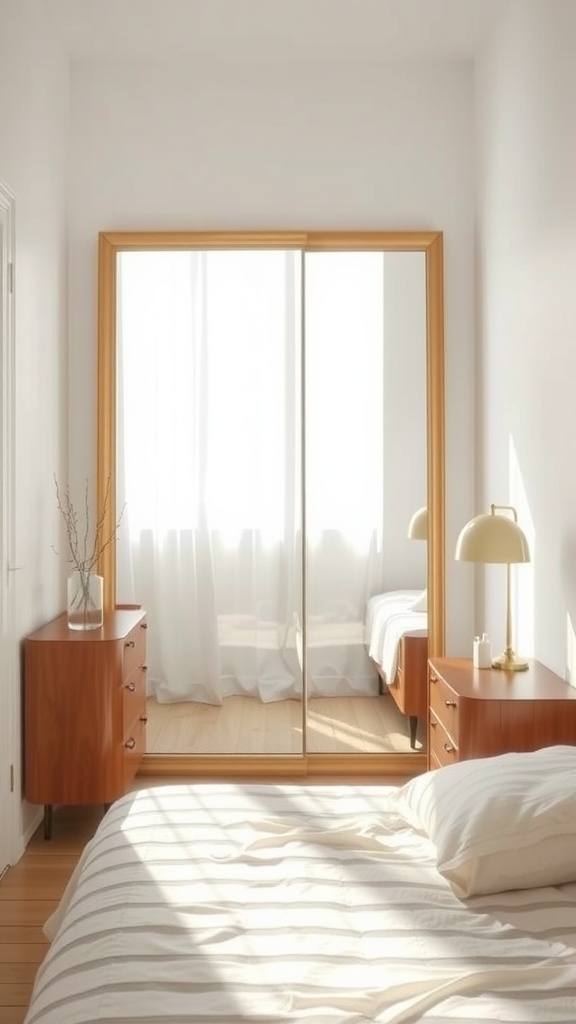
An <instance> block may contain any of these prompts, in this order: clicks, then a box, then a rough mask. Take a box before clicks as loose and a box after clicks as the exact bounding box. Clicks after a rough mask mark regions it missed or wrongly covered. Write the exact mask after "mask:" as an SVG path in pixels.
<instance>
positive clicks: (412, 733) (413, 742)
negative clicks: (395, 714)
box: [409, 715, 418, 750]
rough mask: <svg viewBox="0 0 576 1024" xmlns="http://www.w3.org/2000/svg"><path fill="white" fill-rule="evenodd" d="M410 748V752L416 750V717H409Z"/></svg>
mask: <svg viewBox="0 0 576 1024" xmlns="http://www.w3.org/2000/svg"><path fill="white" fill-rule="evenodd" d="M409 722H410V746H411V747H412V750H416V731H417V729H418V716H417V715H410V718H409Z"/></svg>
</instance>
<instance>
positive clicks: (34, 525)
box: [0, 0, 68, 832]
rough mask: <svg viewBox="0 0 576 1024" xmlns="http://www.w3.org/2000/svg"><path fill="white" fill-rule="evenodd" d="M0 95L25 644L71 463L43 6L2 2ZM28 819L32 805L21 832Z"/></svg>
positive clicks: (62, 111) (55, 140)
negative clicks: (12, 265)
mask: <svg viewBox="0 0 576 1024" xmlns="http://www.w3.org/2000/svg"><path fill="white" fill-rule="evenodd" d="M0 97H1V98H2V99H1V102H0V178H2V180H3V181H4V182H5V183H6V184H7V185H8V186H9V187H10V188H11V190H12V191H13V192H14V193H15V195H16V217H15V225H16V239H15V243H16V244H15V250H16V287H15V306H16V308H15V325H16V366H15V375H16V381H15V396H14V399H15V413H16V423H15V443H16V452H15V470H16V481H15V485H16V493H15V496H14V501H15V507H16V517H15V518H16V523H15V545H16V550H15V553H14V555H15V557H14V561H15V564H16V565H18V566H21V567H22V568H19V569H18V570H17V571H16V572H14V573H12V574H11V583H12V586H13V588H14V589H13V594H14V601H15V633H16V639H17V640H19V639H20V638H21V637H23V636H25V635H26V634H27V633H28V632H30V631H31V630H32V629H33V628H35V627H36V626H37V625H39V624H40V623H42V622H44V621H45V620H47V619H49V618H51V617H52V616H53V615H55V614H57V612H59V611H60V609H61V607H62V600H63V598H62V589H63V580H64V575H65V568H64V566H63V563H62V562H61V561H60V560H59V559H58V558H57V557H56V555H55V554H54V552H53V549H52V546H53V545H55V544H57V543H58V538H59V535H60V533H59V524H58V521H57V510H56V502H55V494H54V483H53V474H54V473H58V474H60V476H61V477H63V476H64V475H65V473H66V458H67V442H66V432H67V415H66V409H67V367H66V361H67V350H66V339H67V287H66V277H67V268H66V261H67V252H66V166H67V156H68V148H67V142H68V71H67V62H66V61H65V59H64V56H63V54H62V53H61V51H60V50H59V49H58V47H57V46H56V44H55V42H54V40H53V39H52V37H51V30H50V26H49V24H48V23H47V21H46V17H45V12H44V9H43V3H42V0H0ZM17 663H18V659H16V664H17ZM0 685H1V686H2V687H3V688H7V687H8V686H14V689H15V691H16V692H17V695H18V699H19V697H20V681H19V680H12V679H8V678H6V674H5V672H3V673H2V679H1V681H0ZM16 712H17V714H16V721H15V723H14V726H15V729H14V747H15V749H14V750H13V751H12V755H13V757H14V764H15V770H16V781H17V792H18V791H19V787H20V782H21V751H20V731H21V730H20V718H21V715H20V709H19V708H18V707H17V708H16ZM19 817H20V816H19ZM31 818H32V810H31V809H30V808H27V807H25V806H24V807H23V808H22V818H21V820H19V822H18V830H19V831H20V830H21V831H22V832H24V831H25V830H26V828H27V827H28V825H29V823H30V821H31Z"/></svg>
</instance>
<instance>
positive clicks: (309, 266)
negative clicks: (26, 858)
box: [117, 250, 384, 703]
mask: <svg viewBox="0 0 576 1024" xmlns="http://www.w3.org/2000/svg"><path fill="white" fill-rule="evenodd" d="M302 259H303V254H302V253H300V252H294V251H273V250H267V251H255V250H245V251H240V250H233V251H208V252H199V251H181V252H175V251H165V252H127V253H123V254H122V255H121V257H120V264H119V277H118V280H119V286H118V324H117V339H118V391H119V394H120V395H121V400H120V401H119V402H118V403H117V404H118V410H119V414H118V438H117V444H118V451H117V467H118V495H119V502H120V503H121V504H123V503H124V502H125V513H124V519H123V525H122V528H121V530H120V533H119V538H118V548H117V562H118V565H117V575H118V578H117V599H118V601H119V602H123V603H127V602H131V601H138V602H139V603H141V604H143V605H144V606H145V607H146V609H147V612H148V616H149V620H150V627H151V628H150V631H149V633H150V645H149V679H150V686H151V692H153V693H154V694H155V696H156V697H157V699H158V700H159V701H181V700H196V701H204V702H208V703H220V702H221V701H222V700H223V699H224V698H225V697H226V696H228V695H231V694H238V693H243V694H250V695H253V696H257V697H258V698H259V699H260V700H262V701H271V700H278V699H283V698H285V697H300V696H301V695H302V668H303V664H305V665H306V670H307V685H308V692H309V694H311V695H314V694H320V695H333V694H350V693H371V692H377V682H376V676H375V673H374V671H373V669H372V668H371V666H370V664H369V662H368V659H367V655H366V651H365V648H364V643H363V618H364V609H365V605H366V600H367V598H368V597H369V596H371V595H372V594H373V593H375V592H377V591H378V589H379V588H380V582H381V580H382V577H383V552H382V515H383V511H382V510H383V497H382V496H383V475H384V474H383V440H382V433H383V426H382V424H383V415H382V414H383V315H382V301H383V300H382V274H383V263H382V253H352V254H351V253H348V254H347V253H318V254H306V257H305V260H306V264H305V275H304V277H305V282H306V283H305V300H304V307H305V314H304V337H305V352H306V355H305V374H304V375H303V370H304V366H303V365H302V357H301V348H302V340H301V339H302V323H303V314H302V309H303V303H302V296H301V277H302ZM303 380H305V382H306V387H305V392H306V402H305V406H306V416H305V425H304V424H303V417H302V414H301V413H302V410H301V396H302V394H303V387H302V382H303ZM303 438H305V445H304V447H303ZM303 450H304V451H305V453H306V454H305V474H304V475H305V480H306V491H305V503H304V504H305V517H304V519H303V518H302V508H303V503H302V493H301V480H302V474H303V465H302V451H303ZM304 525H305V530H306V551H305V557H306V606H307V618H306V622H303V613H302V607H303V597H302V589H303V587H302V548H301V545H302V536H303V526H304ZM303 643H304V644H305V649H306V658H305V661H304V659H303Z"/></svg>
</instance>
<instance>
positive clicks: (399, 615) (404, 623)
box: [364, 590, 428, 685]
mask: <svg viewBox="0 0 576 1024" xmlns="http://www.w3.org/2000/svg"><path fill="white" fill-rule="evenodd" d="M421 593H422V591H420V590H390V591H388V592H387V593H384V594H377V595H376V596H374V597H371V598H370V599H369V601H367V603H366V616H365V621H364V642H365V644H366V647H367V648H368V654H369V655H370V657H371V658H372V660H373V661H375V662H376V664H377V665H379V666H380V668H381V669H382V671H383V673H384V678H385V679H386V682H387V683H388V684H389V685H390V684H391V683H393V682H394V677H395V675H396V669H397V667H398V647H399V644H400V641H401V639H402V637H403V636H426V635H427V633H428V613H427V612H415V611H412V605H413V604H414V602H415V600H416V599H417V598H418V597H419V596H420V594H421Z"/></svg>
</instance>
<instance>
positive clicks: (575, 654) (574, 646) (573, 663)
mask: <svg viewBox="0 0 576 1024" xmlns="http://www.w3.org/2000/svg"><path fill="white" fill-rule="evenodd" d="M566 681H567V682H568V683H570V685H571V686H576V634H575V633H574V626H573V625H572V619H571V618H570V613H569V612H568V613H567V614H566Z"/></svg>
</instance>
